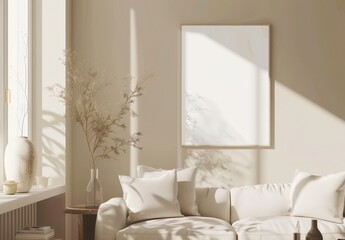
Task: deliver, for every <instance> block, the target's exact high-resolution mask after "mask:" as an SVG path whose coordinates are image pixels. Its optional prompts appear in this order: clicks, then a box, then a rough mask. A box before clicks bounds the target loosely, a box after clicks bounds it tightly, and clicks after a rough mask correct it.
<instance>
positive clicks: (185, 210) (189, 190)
mask: <svg viewBox="0 0 345 240" xmlns="http://www.w3.org/2000/svg"><path fill="white" fill-rule="evenodd" d="M137 171H138V177H143V178H152V177H157V176H161V175H162V174H165V172H166V171H169V170H162V169H156V168H152V167H147V166H142V165H139V166H138V167H137ZM196 171H197V168H196V167H190V168H184V169H177V185H178V194H177V200H178V201H179V203H180V208H181V213H182V214H183V215H186V216H198V215H200V214H199V212H198V205H197V204H196V193H195V177H196Z"/></svg>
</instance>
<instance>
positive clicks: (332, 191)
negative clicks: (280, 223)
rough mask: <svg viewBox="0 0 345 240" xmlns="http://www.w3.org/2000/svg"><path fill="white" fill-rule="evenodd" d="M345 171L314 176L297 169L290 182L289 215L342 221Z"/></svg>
mask: <svg viewBox="0 0 345 240" xmlns="http://www.w3.org/2000/svg"><path fill="white" fill-rule="evenodd" d="M344 184H345V172H341V173H334V174H328V175H325V176H316V175H312V174H309V173H306V172H302V171H299V170H297V171H296V174H295V177H294V179H293V182H292V184H291V192H290V201H291V213H290V215H291V216H302V217H312V218H318V219H323V220H326V221H331V222H336V223H342V222H343V210H344V197H345V188H344V187H345V185H344Z"/></svg>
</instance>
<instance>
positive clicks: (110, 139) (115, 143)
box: [48, 51, 151, 206]
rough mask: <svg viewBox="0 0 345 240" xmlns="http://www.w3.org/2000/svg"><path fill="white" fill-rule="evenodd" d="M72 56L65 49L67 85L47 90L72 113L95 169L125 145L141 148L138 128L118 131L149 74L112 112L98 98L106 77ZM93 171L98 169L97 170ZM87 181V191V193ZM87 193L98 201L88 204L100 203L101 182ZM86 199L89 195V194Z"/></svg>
mask: <svg viewBox="0 0 345 240" xmlns="http://www.w3.org/2000/svg"><path fill="white" fill-rule="evenodd" d="M74 56H75V53H73V52H71V51H66V52H65V58H66V60H65V61H64V64H65V66H66V70H67V87H66V88H63V87H61V86H59V85H53V86H51V87H49V88H48V90H49V91H50V92H51V93H52V95H53V96H55V97H57V98H58V100H59V101H61V102H62V103H64V104H66V108H67V114H68V115H67V116H69V117H71V119H72V120H73V121H74V122H75V123H77V125H78V126H79V127H80V128H81V130H82V133H83V135H84V137H85V139H86V144H87V149H88V152H89V154H90V158H89V160H90V167H91V169H93V170H96V169H97V165H98V163H99V162H100V161H101V160H102V159H117V158H118V155H120V154H121V153H125V152H126V149H127V148H128V147H134V148H139V149H141V147H140V146H139V145H138V143H139V140H140V137H141V132H134V133H132V135H130V136H128V137H121V135H120V131H124V130H125V129H126V128H127V126H126V124H125V121H124V117H125V116H126V115H127V114H129V113H130V114H132V116H136V113H135V112H133V111H132V109H131V105H132V103H134V100H135V99H137V98H139V97H140V96H142V95H143V83H144V82H145V80H146V79H147V78H150V77H151V76H150V75H148V76H146V77H145V78H144V79H143V80H141V81H136V82H135V86H134V87H133V88H132V89H130V90H128V91H127V92H125V93H124V94H123V96H122V101H121V102H120V103H119V105H118V108H119V110H118V111H116V112H113V111H111V107H110V106H107V105H106V104H100V103H98V102H97V99H98V97H99V96H100V95H101V94H102V93H103V91H104V90H105V89H106V88H108V87H109V86H110V85H111V84H112V82H111V81H109V80H106V79H105V77H104V76H102V75H101V74H100V73H99V71H95V70H93V69H88V70H84V69H83V68H82V67H81V66H79V65H76V64H75V63H74V61H73V58H74ZM124 80H127V81H129V83H131V81H134V80H133V79H132V78H131V77H125V78H124ZM92 172H96V173H97V171H92ZM93 179H95V180H94V181H96V182H97V184H98V176H97V174H96V176H95V178H94V177H93V175H92V177H91V181H92V180H93ZM91 181H90V182H89V185H90V184H91V185H92V186H95V183H92V182H91ZM89 185H88V187H87V190H86V195H88V194H89V193H88V191H89ZM92 188H93V187H91V188H90V189H91V190H90V191H92ZM94 190H95V189H94ZM90 194H91V195H94V196H91V199H96V198H97V199H99V200H100V201H98V202H97V203H96V202H91V203H90V204H88V202H86V204H87V205H89V206H98V205H99V204H100V203H102V201H103V200H102V198H103V197H102V195H103V192H102V188H101V186H100V189H96V192H91V193H90ZM97 195H101V196H97ZM86 199H88V196H87V198H86Z"/></svg>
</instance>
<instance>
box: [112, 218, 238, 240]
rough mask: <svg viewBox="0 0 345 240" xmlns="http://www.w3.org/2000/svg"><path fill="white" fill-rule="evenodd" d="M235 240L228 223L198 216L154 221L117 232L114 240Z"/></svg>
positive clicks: (133, 225) (140, 223) (135, 224)
mask: <svg viewBox="0 0 345 240" xmlns="http://www.w3.org/2000/svg"><path fill="white" fill-rule="evenodd" d="M163 239H164V240H200V239H202V240H236V234H235V233H234V231H233V228H232V227H231V226H230V224H229V223H227V222H225V221H223V220H221V219H217V218H207V217H199V216H191V217H180V218H166V219H154V220H148V221H143V222H137V223H134V224H132V225H130V226H128V227H127V228H125V229H123V230H121V231H119V232H118V233H117V236H116V240H163Z"/></svg>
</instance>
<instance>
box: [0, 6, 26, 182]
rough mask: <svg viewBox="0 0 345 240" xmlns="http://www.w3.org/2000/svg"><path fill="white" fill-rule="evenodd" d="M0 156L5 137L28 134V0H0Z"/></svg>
mask: <svg viewBox="0 0 345 240" xmlns="http://www.w3.org/2000/svg"><path fill="white" fill-rule="evenodd" d="M0 5H1V9H0V10H1V16H2V17H1V37H0V41H1V42H0V43H1V58H0V65H1V73H2V75H1V78H0V81H1V89H0V90H1V92H2V93H3V96H4V97H2V98H1V100H0V103H1V109H0V112H1V115H0V120H1V127H0V133H1V159H0V167H1V171H0V179H4V177H5V176H4V175H3V173H2V172H3V171H2V169H3V155H4V149H5V146H6V143H7V141H8V139H11V138H12V137H15V136H28V137H30V125H29V123H30V108H29V106H30V104H29V103H30V97H31V96H30V80H31V79H30V74H31V70H30V68H31V65H30V62H31V61H30V43H31V40H30V9H31V7H30V2H29V0H1V2H0Z"/></svg>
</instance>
